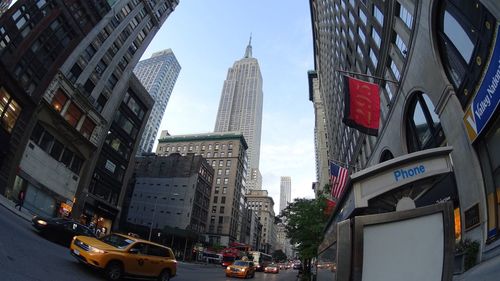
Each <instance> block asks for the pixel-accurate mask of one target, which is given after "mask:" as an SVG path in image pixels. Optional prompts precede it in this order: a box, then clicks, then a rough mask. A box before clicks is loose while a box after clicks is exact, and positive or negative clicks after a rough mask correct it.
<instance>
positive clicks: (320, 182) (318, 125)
mask: <svg viewBox="0 0 500 281" xmlns="http://www.w3.org/2000/svg"><path fill="white" fill-rule="evenodd" d="M307 78H308V81H309V100H310V101H311V102H312V103H313V106H314V156H315V159H316V182H315V183H314V185H313V189H314V194H315V196H316V197H318V196H319V194H322V193H324V191H325V186H326V185H328V184H329V183H330V174H329V171H328V165H329V162H328V154H329V153H328V143H327V140H328V138H327V130H326V115H325V106H324V104H323V99H322V97H321V92H320V90H319V80H318V73H317V72H316V71H308V73H307ZM327 195H328V194H327Z"/></svg>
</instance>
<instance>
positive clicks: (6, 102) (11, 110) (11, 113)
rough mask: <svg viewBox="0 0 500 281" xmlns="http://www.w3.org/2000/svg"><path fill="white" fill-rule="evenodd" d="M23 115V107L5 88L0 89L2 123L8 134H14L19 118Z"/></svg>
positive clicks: (0, 119) (0, 116)
mask: <svg viewBox="0 0 500 281" xmlns="http://www.w3.org/2000/svg"><path fill="white" fill-rule="evenodd" d="M20 113H21V107H20V106H19V104H18V103H17V102H16V101H15V100H14V99H13V98H12V97H11V96H10V94H9V93H8V92H7V91H6V90H5V89H4V88H3V87H1V88H0V123H1V124H2V128H4V129H5V130H6V131H7V132H9V133H10V132H12V129H13V128H14V126H15V125H16V121H17V118H18V117H19V114H20Z"/></svg>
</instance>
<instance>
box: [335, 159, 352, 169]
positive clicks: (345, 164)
mask: <svg viewBox="0 0 500 281" xmlns="http://www.w3.org/2000/svg"><path fill="white" fill-rule="evenodd" d="M329 161H331V162H334V163H337V164H341V165H343V166H346V167H347V169H349V168H350V167H353V168H356V165H351V164H349V163H345V162H340V161H338V160H329Z"/></svg>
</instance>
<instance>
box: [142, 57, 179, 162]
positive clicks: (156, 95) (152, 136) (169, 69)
mask: <svg viewBox="0 0 500 281" xmlns="http://www.w3.org/2000/svg"><path fill="white" fill-rule="evenodd" d="M180 71H181V66H180V64H179V62H178V61H177V58H176V57H175V55H174V53H173V52H172V50H171V49H166V50H163V51H159V52H156V53H153V55H151V58H149V59H146V60H142V61H140V62H139V63H138V64H137V66H136V67H135V69H134V73H135V75H137V78H139V80H140V81H141V83H142V85H144V87H145V88H146V90H148V92H149V94H150V95H151V97H152V98H153V100H154V101H155V104H154V106H153V110H152V111H151V116H150V118H149V120H148V123H147V124H146V128H145V129H144V134H143V135H142V139H141V142H140V144H139V149H138V150H137V152H138V154H141V153H142V152H151V151H152V150H153V145H154V143H155V140H156V136H157V135H158V129H159V128H160V123H161V120H162V118H163V114H164V113H165V109H166V108H167V103H168V100H169V99H170V95H171V94H172V90H173V89H174V85H175V82H176V81H177V77H178V76H179V72H180Z"/></svg>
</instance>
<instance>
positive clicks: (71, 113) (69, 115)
mask: <svg viewBox="0 0 500 281" xmlns="http://www.w3.org/2000/svg"><path fill="white" fill-rule="evenodd" d="M81 117H82V111H81V110H80V108H78V106H76V105H75V104H74V103H71V104H70V105H69V107H68V110H67V111H66V113H65V115H64V118H65V119H66V121H68V123H69V124H70V125H71V126H73V127H76V124H78V121H79V120H80V118H81Z"/></svg>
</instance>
